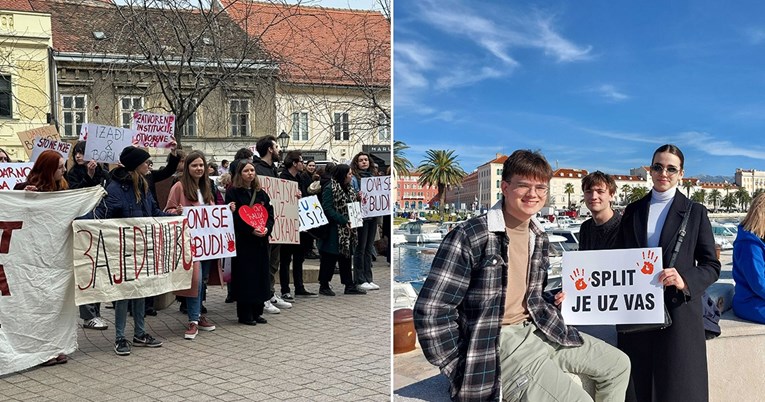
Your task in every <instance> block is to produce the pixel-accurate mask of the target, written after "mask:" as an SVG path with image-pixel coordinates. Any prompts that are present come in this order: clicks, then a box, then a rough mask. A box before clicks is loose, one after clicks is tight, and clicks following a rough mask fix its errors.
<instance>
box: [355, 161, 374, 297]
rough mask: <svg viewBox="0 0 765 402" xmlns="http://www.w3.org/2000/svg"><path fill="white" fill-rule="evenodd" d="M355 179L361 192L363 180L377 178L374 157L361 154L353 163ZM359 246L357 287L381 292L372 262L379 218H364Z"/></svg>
mask: <svg viewBox="0 0 765 402" xmlns="http://www.w3.org/2000/svg"><path fill="white" fill-rule="evenodd" d="M351 171H352V172H353V177H352V178H351V184H352V185H353V189H354V190H355V191H356V192H359V191H361V179H362V178H364V177H373V176H377V168H376V167H375V165H374V163H373V162H372V156H371V155H370V154H368V153H366V152H359V153H358V154H356V156H354V157H353V161H351ZM356 231H357V233H358V237H359V246H358V247H357V248H356V250H354V254H353V274H354V277H355V280H356V285H357V286H358V287H359V288H360V289H364V290H379V289H380V286H378V285H377V284H376V283H374V282H372V260H373V259H374V258H375V235H376V234H377V217H373V218H364V224H363V226H361V227H359V228H357V229H356Z"/></svg>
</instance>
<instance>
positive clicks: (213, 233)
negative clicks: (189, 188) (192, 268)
mask: <svg viewBox="0 0 765 402" xmlns="http://www.w3.org/2000/svg"><path fill="white" fill-rule="evenodd" d="M183 212H184V214H185V215H186V219H187V220H188V225H189V230H191V254H192V256H193V259H194V261H204V260H212V259H216V258H223V257H235V256H236V242H235V238H234V217H233V216H232V215H231V209H229V206H228V205H205V206H199V207H186V208H184V209H183Z"/></svg>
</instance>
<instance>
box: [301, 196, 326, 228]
mask: <svg viewBox="0 0 765 402" xmlns="http://www.w3.org/2000/svg"><path fill="white" fill-rule="evenodd" d="M298 215H299V217H300V231H301V232H305V231H306V230H308V229H313V228H317V227H319V226H322V225H326V224H327V223H329V221H328V220H327V217H326V216H325V215H324V208H322V207H321V202H319V198H318V197H316V196H315V195H312V196H310V197H303V198H301V199H300V201H299V202H298Z"/></svg>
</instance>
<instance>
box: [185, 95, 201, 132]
mask: <svg viewBox="0 0 765 402" xmlns="http://www.w3.org/2000/svg"><path fill="white" fill-rule="evenodd" d="M189 103H190V104H192V105H195V104H196V103H197V100H196V99H191V100H189ZM197 110H198V109H195V110H194V113H192V114H191V116H189V118H188V120H186V123H184V124H183V127H181V136H182V137H196V136H197Z"/></svg>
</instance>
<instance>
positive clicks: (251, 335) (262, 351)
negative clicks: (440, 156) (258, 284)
mask: <svg viewBox="0 0 765 402" xmlns="http://www.w3.org/2000/svg"><path fill="white" fill-rule="evenodd" d="M308 262H309V263H310V264H318V260H310V261H308ZM374 274H375V283H377V284H378V285H380V286H381V288H382V289H381V290H379V291H374V292H370V293H369V294H368V295H366V296H355V295H354V296H352V295H347V296H346V295H343V294H342V287H341V285H340V278H339V276H338V275H335V277H334V280H333V287H334V290H335V291H336V292H337V293H338V295H337V296H335V297H326V296H321V297H319V298H318V299H298V301H297V302H296V303H295V305H294V307H293V308H292V309H291V310H286V311H283V312H282V313H281V314H278V315H270V314H267V315H266V316H265V317H266V318H267V319H268V324H263V325H262V324H258V325H257V326H254V327H249V326H244V325H240V324H238V323H237V322H236V309H235V305H234V304H224V302H223V300H224V299H225V295H226V293H225V289H221V288H219V287H212V288H211V289H210V290H209V291H208V301H207V302H206V303H205V306H206V307H207V308H208V310H209V314H208V317H209V318H210V320H211V321H213V322H214V323H215V324H216V325H217V329H216V330H215V331H214V332H209V333H207V332H202V331H200V333H199V335H198V336H197V338H196V339H195V340H193V341H187V340H184V339H183V331H184V327H183V326H184V324H185V323H186V320H187V319H186V316H185V315H184V314H180V313H179V312H178V304H177V303H175V304H173V305H171V306H170V307H169V308H168V309H166V310H162V311H160V312H159V314H158V315H157V316H156V317H147V318H146V324H147V326H146V328H147V332H148V333H150V334H152V335H153V336H154V337H155V338H157V339H160V340H162V341H164V345H163V346H162V347H161V348H158V349H147V348H133V351H132V354H131V355H130V356H125V357H120V356H117V355H115V354H114V350H113V347H114V326H113V320H114V313H113V310H110V309H103V310H102V313H103V316H104V318H105V319H106V320H107V321H109V324H110V327H109V329H108V330H106V331H93V330H87V331H84V330H82V329H80V330H78V343H79V350H78V351H77V352H75V353H73V354H72V355H70V356H69V358H70V360H69V363H67V364H63V365H56V366H52V367H40V368H35V369H31V370H28V371H26V372H22V373H16V374H12V375H9V376H5V377H2V378H0V400H2V401H49V400H56V401H83V400H85V401H109V400H120V401H149V400H162V401H164V402H170V401H186V400H195V401H218V400H220V401H244V400H248V401H249V400H254V401H258V400H268V401H286V400H289V401H387V400H390V393H391V386H390V382H391V374H390V371H391V357H390V356H391V346H390V345H391V344H390V339H391V337H390V269H389V267H387V266H385V265H384V264H382V263H380V262H379V260H378V262H377V263H376V267H375V268H374ZM306 287H307V288H308V290H310V291H313V292H317V291H318V284H308V285H307V286H306ZM126 335H128V336H130V335H132V319H131V318H128V328H127V330H126Z"/></svg>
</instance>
